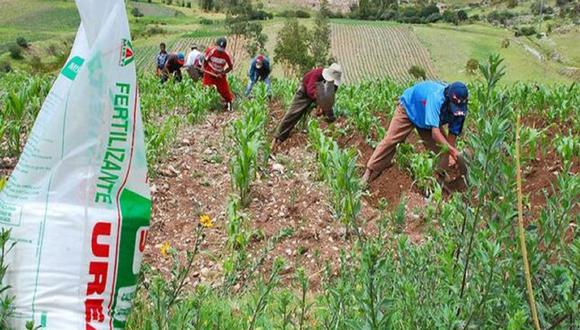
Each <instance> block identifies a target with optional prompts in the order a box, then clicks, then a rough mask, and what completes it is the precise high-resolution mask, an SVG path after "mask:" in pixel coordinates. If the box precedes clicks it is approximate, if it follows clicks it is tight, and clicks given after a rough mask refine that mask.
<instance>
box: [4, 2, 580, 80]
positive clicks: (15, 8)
mask: <svg viewBox="0 0 580 330" xmlns="http://www.w3.org/2000/svg"><path fill="white" fill-rule="evenodd" d="M312 1H313V0H297V1H294V2H287V1H278V0H270V1H266V2H264V6H265V7H264V8H265V9H266V10H269V11H272V12H273V13H274V14H275V17H274V19H272V20H268V21H264V22H263V24H264V31H265V33H266V34H267V36H268V42H267V44H266V50H267V52H268V53H270V54H273V49H274V46H275V43H276V38H277V33H278V31H279V30H280V28H281V27H282V24H283V22H284V18H283V17H277V15H278V14H280V13H282V12H283V11H285V10H289V9H292V8H293V9H296V8H305V9H306V10H307V11H310V10H311V9H315V8H316V6H313V2H312ZM348 3H350V1H331V8H333V10H338V9H339V8H343V9H346V8H347V7H348ZM0 4H1V6H2V11H1V13H0V64H1V65H2V67H3V68H7V67H9V66H10V67H13V68H16V69H24V70H30V69H32V70H34V71H43V70H55V69H57V68H58V67H59V66H60V65H62V61H63V59H64V58H66V52H67V49H68V47H70V41H71V38H72V37H73V35H74V32H75V31H76V28H77V26H78V22H79V18H78V14H77V13H76V9H75V7H74V3H73V2H72V1H62V0H30V1H26V2H24V3H21V2H19V1H16V0H0ZM449 5H450V6H457V7H458V8H469V13H473V14H476V13H485V12H489V11H490V10H492V9H501V10H503V9H505V8H504V7H502V6H503V5H502V4H498V5H494V6H493V7H480V6H479V5H478V6H477V7H473V8H470V7H469V2H461V1H450V2H449ZM296 6H298V7H296ZM128 7H129V9H131V10H138V12H139V13H140V14H141V15H143V17H138V18H137V17H133V16H131V17H130V19H131V23H132V24H131V26H132V31H133V38H134V45H135V47H136V49H137V56H138V63H139V68H140V69H142V70H145V71H147V70H150V69H151V68H152V66H153V58H154V54H155V52H156V49H157V47H158V44H159V42H162V41H163V42H166V43H167V44H168V45H169V48H170V50H171V51H182V52H187V51H188V49H189V47H190V46H191V45H192V44H193V43H197V44H200V45H202V46H206V45H208V44H210V43H212V42H213V40H214V39H215V38H216V37H218V36H221V35H224V34H225V27H224V25H223V21H224V15H223V14H220V13H204V12H202V11H201V10H200V9H199V8H198V7H197V4H196V3H193V6H192V7H193V8H187V7H181V6H174V5H172V6H168V5H165V4H162V3H159V2H156V1H154V2H152V3H147V2H134V1H131V2H128ZM528 7H529V3H528V2H522V3H521V4H520V5H518V7H516V8H515V9H514V10H522V11H524V10H527V9H526V8H528ZM133 8H135V9H133ZM301 22H302V23H303V24H306V25H307V26H312V19H301ZM19 37H22V38H24V39H26V40H27V41H28V42H29V43H31V46H30V47H29V48H28V49H23V51H22V53H23V56H24V59H23V60H14V59H11V58H10V56H9V54H8V50H9V48H11V47H12V48H18V47H17V46H15V41H16V39H17V38H19ZM451 40H452V44H451V45H450V44H449V43H450V41H451ZM505 40H507V41H508V42H509V47H507V48H503V47H502V43H503V42H505ZM399 41H404V43H405V45H408V47H409V48H405V47H407V46H404V45H403V44H399ZM579 45H580V33H579V30H578V27H572V28H571V29H567V30H566V29H563V30H561V31H559V32H554V33H553V34H551V35H549V36H548V37H545V38H542V39H537V38H535V37H519V38H516V37H515V36H514V34H513V32H512V31H509V30H507V29H503V28H499V27H494V26H491V25H488V24H484V23H481V22H478V23H474V24H462V25H460V26H453V25H450V24H442V23H437V24H400V23H394V22H372V21H355V20H348V19H335V20H333V24H332V53H333V56H334V57H335V58H336V59H337V60H338V61H340V62H341V63H342V64H343V65H344V66H345V69H346V72H347V74H346V81H347V82H356V81H360V80H361V79H364V78H366V77H371V76H378V77H391V78H394V79H398V80H408V79H410V78H411V76H410V75H409V74H408V70H409V68H410V67H411V66H412V65H419V66H420V67H422V68H423V69H425V71H426V73H427V76H428V77H431V78H438V79H443V80H459V79H461V80H467V81H470V80H473V79H477V76H472V75H469V74H467V72H466V69H465V65H466V63H467V61H468V60H470V59H475V60H477V61H482V60H484V59H485V58H487V56H489V55H490V54H491V53H493V52H498V53H500V54H501V55H502V56H503V57H504V58H505V59H506V63H507V64H508V67H509V68H510V70H509V75H508V77H507V79H506V82H515V81H546V82H571V81H573V80H574V79H576V80H577V79H579V78H578V72H580V71H579V70H578V69H577V68H580V58H579V57H578V55H577V54H580V46H579ZM242 46H243V45H241V44H238V46H237V47H234V48H235V49H231V52H232V53H233V54H234V57H235V62H236V72H237V73H238V74H241V75H243V74H244V73H245V71H246V68H245V67H246V65H247V63H248V61H249V57H248V56H247V55H246V54H245V52H244V50H243V47H242ZM2 53H4V54H3V55H1V54H2ZM283 73H284V71H283V70H282V68H280V67H276V66H275V75H276V76H278V77H280V76H282V75H283Z"/></svg>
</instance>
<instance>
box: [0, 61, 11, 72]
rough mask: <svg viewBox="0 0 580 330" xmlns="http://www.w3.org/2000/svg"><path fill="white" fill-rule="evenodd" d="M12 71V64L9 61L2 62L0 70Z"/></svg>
mask: <svg viewBox="0 0 580 330" xmlns="http://www.w3.org/2000/svg"><path fill="white" fill-rule="evenodd" d="M10 71H12V66H11V65H10V62H8V61H4V62H2V63H0V72H6V73H7V72H10Z"/></svg>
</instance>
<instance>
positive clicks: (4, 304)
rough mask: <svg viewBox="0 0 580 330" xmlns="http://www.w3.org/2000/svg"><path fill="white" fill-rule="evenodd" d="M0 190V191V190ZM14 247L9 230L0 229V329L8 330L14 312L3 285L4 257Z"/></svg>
mask: <svg viewBox="0 0 580 330" xmlns="http://www.w3.org/2000/svg"><path fill="white" fill-rule="evenodd" d="M0 190H1V189H0ZM14 245H16V241H11V240H10V230H9V229H8V230H7V229H5V228H2V230H1V232H0V328H2V329H8V318H10V317H12V316H13V315H14V312H15V306H14V298H15V297H14V296H12V295H11V294H10V291H9V290H10V288H11V287H10V286H9V285H4V277H5V276H6V272H7V271H8V264H7V263H6V255H7V254H8V253H10V251H11V250H12V249H13V248H14Z"/></svg>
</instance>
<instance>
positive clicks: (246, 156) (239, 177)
mask: <svg viewBox="0 0 580 330" xmlns="http://www.w3.org/2000/svg"><path fill="white" fill-rule="evenodd" d="M242 108H243V111H244V115H243V117H242V118H240V119H237V120H235V121H234V122H233V123H232V124H231V132H230V135H229V136H230V138H231V139H232V140H233V141H234V147H233V148H232V152H233V155H232V158H231V160H230V173H231V178H232V186H233V187H234V189H235V190H236V191H237V192H238V196H239V198H240V202H241V205H242V206H244V207H246V206H247V205H248V204H249V202H250V188H251V184H252V182H253V180H254V179H255V177H256V173H257V171H258V166H259V163H260V162H259V160H260V159H259V153H260V151H262V150H264V149H263V146H264V145H265V144H266V139H265V125H266V120H267V112H266V109H265V107H264V106H263V104H260V103H258V102H257V101H248V102H246V103H245V104H244V105H242ZM262 159H263V158H262Z"/></svg>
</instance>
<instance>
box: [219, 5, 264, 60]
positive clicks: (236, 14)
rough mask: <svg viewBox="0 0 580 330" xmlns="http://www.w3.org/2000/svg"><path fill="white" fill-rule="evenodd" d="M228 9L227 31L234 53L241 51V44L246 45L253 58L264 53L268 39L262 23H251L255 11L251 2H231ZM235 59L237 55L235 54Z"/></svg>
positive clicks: (245, 47)
mask: <svg viewBox="0 0 580 330" xmlns="http://www.w3.org/2000/svg"><path fill="white" fill-rule="evenodd" d="M225 4H226V5H227V6H228V7H227V14H226V30H227V31H228V35H230V40H231V43H230V44H231V47H230V48H231V49H233V50H234V52H235V51H236V50H237V49H239V47H238V46H239V44H240V43H242V42H243V43H244V49H245V50H246V52H247V53H248V54H249V55H250V56H251V57H253V56H255V55H256V53H257V52H259V51H263V50H264V47H265V44H266V41H267V40H268V37H267V36H266V35H265V34H264V33H263V32H262V29H263V28H262V23H260V22H257V21H251V16H252V13H253V11H254V9H253V7H252V1H251V0H240V1H237V0H229V1H227V2H226V3H225ZM234 57H238V56H236V54H234Z"/></svg>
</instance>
